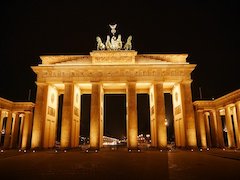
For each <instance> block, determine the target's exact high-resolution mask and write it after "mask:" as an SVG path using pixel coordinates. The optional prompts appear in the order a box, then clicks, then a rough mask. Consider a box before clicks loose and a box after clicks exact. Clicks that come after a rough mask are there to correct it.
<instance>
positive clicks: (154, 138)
mask: <svg viewBox="0 0 240 180" xmlns="http://www.w3.org/2000/svg"><path fill="white" fill-rule="evenodd" d="M149 105H150V128H151V131H150V133H151V146H152V147H157V128H156V116H155V112H156V110H155V104H154V85H152V86H151V88H150V90H149Z"/></svg>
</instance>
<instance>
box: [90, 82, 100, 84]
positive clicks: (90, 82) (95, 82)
mask: <svg viewBox="0 0 240 180" xmlns="http://www.w3.org/2000/svg"><path fill="white" fill-rule="evenodd" d="M90 83H91V84H102V82H101V81H90Z"/></svg>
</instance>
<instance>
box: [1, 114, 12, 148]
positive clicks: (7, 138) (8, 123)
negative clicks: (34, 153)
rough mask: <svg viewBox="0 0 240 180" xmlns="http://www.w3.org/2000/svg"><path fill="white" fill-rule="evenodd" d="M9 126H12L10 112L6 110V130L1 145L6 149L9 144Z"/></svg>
mask: <svg viewBox="0 0 240 180" xmlns="http://www.w3.org/2000/svg"><path fill="white" fill-rule="evenodd" d="M11 126H12V112H10V111H8V118H7V125H6V131H5V137H4V145H3V147H4V148H5V149H8V148H9V146H10V141H11V136H10V134H11Z"/></svg>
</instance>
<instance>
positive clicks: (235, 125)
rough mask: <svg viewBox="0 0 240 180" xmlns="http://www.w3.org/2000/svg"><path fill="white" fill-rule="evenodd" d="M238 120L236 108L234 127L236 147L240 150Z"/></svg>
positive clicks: (234, 109) (234, 108) (234, 110)
mask: <svg viewBox="0 0 240 180" xmlns="http://www.w3.org/2000/svg"><path fill="white" fill-rule="evenodd" d="M238 123H239V122H238V120H237V112H236V106H234V107H233V125H234V130H235V136H236V146H237V148H240V134H239V128H238V127H239V124H238Z"/></svg>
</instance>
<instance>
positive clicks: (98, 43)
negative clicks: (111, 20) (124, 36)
mask: <svg viewBox="0 0 240 180" xmlns="http://www.w3.org/2000/svg"><path fill="white" fill-rule="evenodd" d="M96 40H97V50H104V49H105V45H104V44H103V42H102V40H101V38H100V37H99V36H97V37H96Z"/></svg>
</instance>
